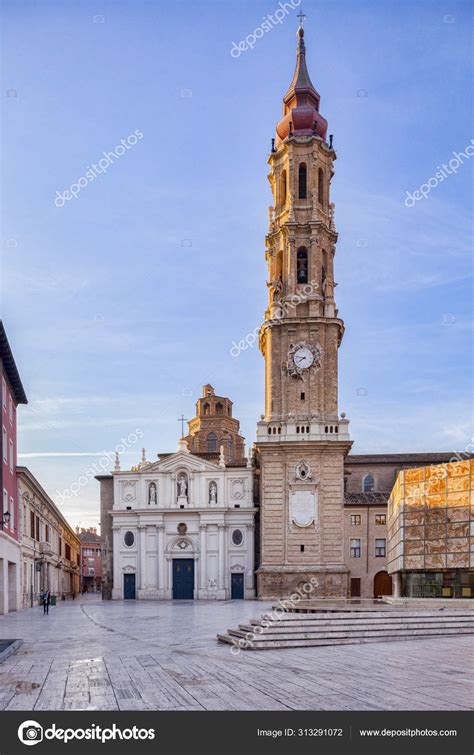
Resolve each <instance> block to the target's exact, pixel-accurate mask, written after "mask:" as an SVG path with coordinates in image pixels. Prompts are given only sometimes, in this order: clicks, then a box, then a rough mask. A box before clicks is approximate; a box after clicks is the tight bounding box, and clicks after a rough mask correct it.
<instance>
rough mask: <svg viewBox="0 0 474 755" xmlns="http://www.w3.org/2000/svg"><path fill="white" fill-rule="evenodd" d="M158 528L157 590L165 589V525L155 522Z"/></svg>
mask: <svg viewBox="0 0 474 755" xmlns="http://www.w3.org/2000/svg"><path fill="white" fill-rule="evenodd" d="M156 529H157V530H158V590H160V591H161V590H164V589H165V569H166V560H165V525H164V524H157V526H156Z"/></svg>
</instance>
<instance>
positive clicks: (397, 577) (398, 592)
mask: <svg viewBox="0 0 474 755" xmlns="http://www.w3.org/2000/svg"><path fill="white" fill-rule="evenodd" d="M392 582H393V597H394V598H401V597H402V575H401V574H400V572H399V571H396V572H395V574H392Z"/></svg>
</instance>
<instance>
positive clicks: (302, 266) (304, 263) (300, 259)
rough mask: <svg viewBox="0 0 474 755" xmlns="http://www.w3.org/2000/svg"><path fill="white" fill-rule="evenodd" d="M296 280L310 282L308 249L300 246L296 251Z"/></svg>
mask: <svg viewBox="0 0 474 755" xmlns="http://www.w3.org/2000/svg"><path fill="white" fill-rule="evenodd" d="M296 282H297V283H307V282H308V250H307V249H306V247H305V246H300V248H299V249H298V251H297V253H296Z"/></svg>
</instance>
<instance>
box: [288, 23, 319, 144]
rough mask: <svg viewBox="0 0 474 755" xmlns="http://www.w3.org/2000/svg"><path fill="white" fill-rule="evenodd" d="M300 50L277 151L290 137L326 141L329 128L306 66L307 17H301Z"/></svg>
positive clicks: (289, 90)
mask: <svg viewBox="0 0 474 755" xmlns="http://www.w3.org/2000/svg"><path fill="white" fill-rule="evenodd" d="M298 18H299V19H300V21H299V26H298V31H297V36H298V46H297V50H296V67H295V72H294V74H293V78H292V80H291V84H290V86H289V88H288V91H287V92H286V94H285V96H284V97H283V118H282V120H281V121H280V122H279V123H278V125H277V128H276V133H277V147H278V146H279V144H281V142H282V141H284V140H285V139H286V138H287V137H288V136H311V135H312V134H314V135H316V136H321V137H322V138H323V139H325V138H326V133H327V128H328V124H327V121H326V119H325V118H323V116H322V115H321V114H320V112H319V102H320V96H319V93H318V91H317V90H316V88H315V86H314V84H313V82H312V81H311V77H310V75H309V72H308V67H307V65H306V46H305V42H304V29H303V20H304V19H305V18H306V16H305V15H304V14H303V13H300V14H299V15H298Z"/></svg>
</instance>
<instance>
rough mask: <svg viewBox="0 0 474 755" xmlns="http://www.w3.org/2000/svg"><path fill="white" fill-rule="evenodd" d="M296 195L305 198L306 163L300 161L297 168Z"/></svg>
mask: <svg viewBox="0 0 474 755" xmlns="http://www.w3.org/2000/svg"><path fill="white" fill-rule="evenodd" d="M298 196H299V198H300V199H306V163H300V167H299V168H298Z"/></svg>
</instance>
